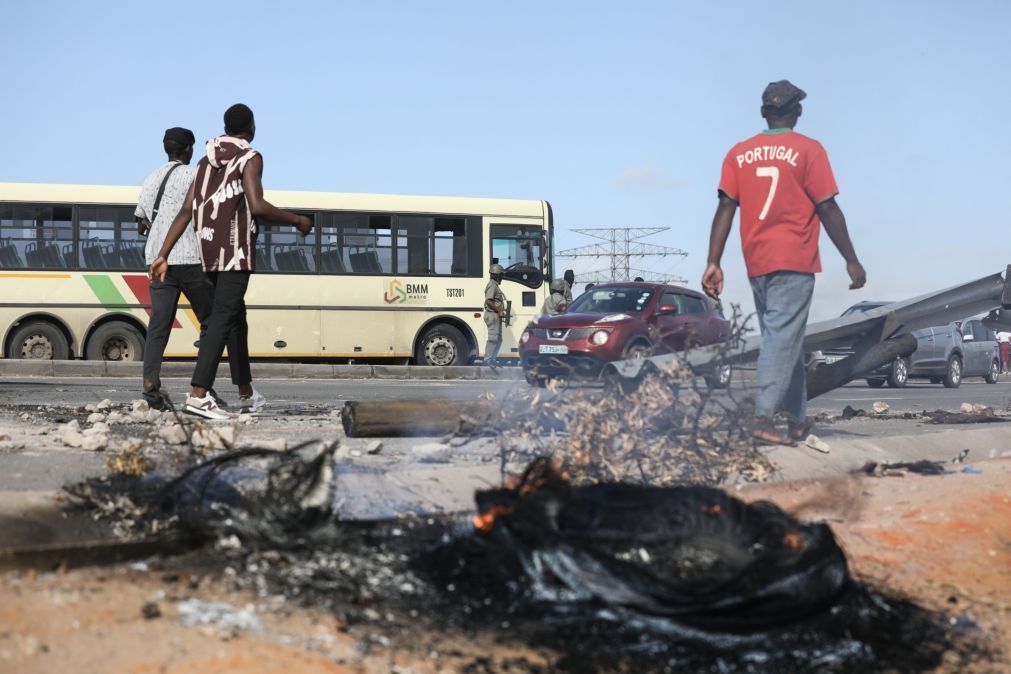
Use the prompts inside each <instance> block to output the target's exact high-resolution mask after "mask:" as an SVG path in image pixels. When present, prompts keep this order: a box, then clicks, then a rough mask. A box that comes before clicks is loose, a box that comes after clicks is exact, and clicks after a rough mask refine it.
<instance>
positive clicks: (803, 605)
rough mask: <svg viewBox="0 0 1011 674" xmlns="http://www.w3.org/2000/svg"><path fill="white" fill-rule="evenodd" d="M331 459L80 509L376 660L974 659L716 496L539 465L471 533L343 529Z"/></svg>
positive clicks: (221, 472)
mask: <svg viewBox="0 0 1011 674" xmlns="http://www.w3.org/2000/svg"><path fill="white" fill-rule="evenodd" d="M333 451H334V450H333V447H332V446H328V447H322V448H317V447H302V448H298V449H293V450H288V451H284V452H277V451H273V452H268V451H266V450H264V451H262V452H251V451H246V450H243V451H241V452H229V453H226V454H221V455H219V456H218V457H216V458H215V459H212V460H208V461H204V462H202V463H199V464H194V465H193V466H191V467H190V468H189V469H187V470H185V471H183V472H181V473H179V474H178V475H177V476H170V475H167V474H161V475H160V476H159V474H157V473H156V474H153V475H148V476H147V477H145V478H137V477H128V476H119V477H117V478H116V479H115V480H113V481H107V482H105V483H103V484H97V483H93V484H91V485H90V487H89V488H87V489H78V490H77V494H78V496H79V497H80V498H82V499H84V500H85V501H86V502H89V500H90V502H91V504H92V505H96V506H98V505H101V504H100V503H97V501H104V502H106V503H107V502H110V501H112V502H115V503H117V504H118V505H117V506H116V507H115V508H113V509H111V510H109V512H114V513H116V514H117V516H120V517H122V516H124V515H125V514H126V513H127V512H129V511H131V510H132V514H131V519H132V520H133V521H134V522H135V523H136V530H137V531H142V532H145V533H146V534H150V533H151V532H152V531H157V532H159V533H161V534H162V535H164V534H166V533H168V532H172V533H175V534H180V533H185V535H187V536H188V537H190V538H192V539H202V540H208V541H212V542H213V545H214V549H213V551H212V552H209V554H207V555H205V556H204V558H203V560H202V561H201V562H195V563H202V564H208V563H214V564H218V565H220V566H221V567H224V566H228V567H230V569H231V570H232V571H231V572H230V573H229V574H228V577H229V578H230V579H231V580H230V582H231V583H232V584H233V587H235V588H237V589H239V588H242V589H248V590H251V591H253V592H255V593H257V594H259V595H260V596H270V595H275V594H282V595H284V596H285V597H287V598H289V599H290V600H292V601H295V602H297V603H299V604H303V605H307V606H313V607H316V608H324V609H328V610H330V611H332V612H333V613H334V614H335V615H337V616H338V618H340V620H341V621H342V622H343V623H344V624H345V625H348V627H349V629H361V630H362V631H363V633H364V634H367V637H363V639H366V640H367V642H368V645H366V646H363V647H365V648H373V647H376V645H377V644H378V645H384V646H389V647H393V648H418V647H419V646H418V644H419V643H421V644H424V648H426V649H429V648H432V649H438V647H439V643H438V642H439V640H440V639H442V638H446V639H450V638H451V637H452V636H453V635H455V636H456V638H459V637H460V636H464V637H467V636H475V637H476V636H481V637H482V638H492V639H494V640H495V641H498V642H503V643H506V644H508V643H514V644H517V645H532V646H535V647H537V648H538V649H539V650H540V651H541V652H542V653H548V654H550V655H549V661H550V664H549V665H547V666H546V667H544V668H543V669H541V670H540V671H544V672H572V673H575V672H580V673H593V672H601V673H603V672H643V673H647V674H648V673H652V672H658V673H659V672H672V671H685V672H697V671H706V672H709V671H718V672H728V673H738V672H740V673H743V672H749V673H750V672H756V673H757V672H783V671H790V672H825V671H839V672H849V671H861V672H918V671H927V670H930V669H933V668H935V667H937V666H938V665H939V664H940V663H941V662H942V658H945V662H946V663H947V662H948V661H949V660H952V658H954V661H956V662H968V661H969V660H971V659H972V658H973V657H975V656H976V655H977V652H976V650H975V649H976V646H975V642H974V641H973V639H972V638H971V637H970V636H967V635H966V634H967V630H968V629H969V628H970V627H971V626H967V625H961V624H956V625H954V626H953V625H951V624H950V623H949V622H948V620H947V619H946V618H945V617H944V616H941V615H939V614H935V613H932V612H930V611H927V610H925V609H922V608H920V607H917V606H915V605H914V604H912V603H909V602H907V601H904V600H901V599H898V598H894V597H889V596H886V595H883V594H880V593H878V592H875V591H873V590H870V589H867V588H865V587H862V586H861V585H859V584H858V583H856V582H854V581H853V579H851V578H850V576H849V574H848V572H847V568H846V559H845V556H844V554H843V552H842V551H841V550H840V548H839V546H838V545H837V544H836V541H835V539H834V537H833V535H832V533H831V531H830V530H829V528H828V527H827V526H825V525H823V524H804V523H802V522H799V521H797V520H796V519H794V518H793V517H791V516H789V515H787V514H785V513H784V512H782V511H781V510H779V509H778V508H776V507H775V506H773V505H771V504H762V503H759V504H745V503H743V502H741V501H739V500H737V499H734V498H732V497H730V496H728V495H727V494H726V493H724V492H722V491H720V490H717V489H713V488H709V487H703V486H678V487H654V486H645V485H633V484H627V483H626V484H622V483H613V482H612V483H600V484H589V485H577V484H573V483H572V482H571V481H569V480H567V479H565V478H564V477H563V476H562V475H561V474H560V473H559V472H558V471H557V470H556V469H555V468H553V467H552V465H551V464H550V463H549V462H548V461H547V460H545V459H540V460H537V461H535V462H533V463H532V464H531V465H530V466H529V467H528V469H527V470H526V471H525V473H524V475H523V476H522V478H521V479H520V480H518V481H517V482H515V483H514V484H513V485H512V486H511V487H509V488H501V489H492V490H488V491H484V492H479V493H478V494H477V495H476V500H477V504H478V514H477V516H476V517H475V518H474V520H473V522H470V521H468V520H467V519H466V518H463V517H458V516H457V517H454V516H445V515H443V516H438V517H429V518H405V519H398V520H389V521H381V522H371V523H361V522H357V523H356V522H340V521H338V520H337V519H336V518H335V517H333V516H332V513H330V512H329V511H328V504H330V503H333V498H332V497H333V494H332V493H329V492H330V490H332V489H333V484H334V481H333V479H332V475H331V474H330V473H329V472H328V471H330V470H331V469H330V468H328V466H330V465H331V463H332V458H333V457H332V454H333ZM128 504H129V505H128ZM198 554H199V553H198ZM208 557H209V560H208ZM426 652H427V651H426ZM474 666H475V667H478V669H475V670H474V671H486V672H499V671H503V672H504V671H510V670H508V669H497V668H496V667H497V665H495V664H494V663H493V662H492V661H490V660H489V661H487V662H481V663H479V662H477V661H475V663H474ZM519 671H522V670H519Z"/></svg>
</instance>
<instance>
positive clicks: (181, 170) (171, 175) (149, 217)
mask: <svg viewBox="0 0 1011 674" xmlns="http://www.w3.org/2000/svg"><path fill="white" fill-rule="evenodd" d="M194 140H195V139H194V137H193V132H192V131H190V130H189V129H183V128H181V127H173V128H171V129H168V130H167V131H165V137H164V138H163V139H162V147H163V148H164V150H165V154H167V155H168V163H166V164H162V165H161V166H159V167H158V168H157V169H155V170H154V172H153V173H151V175H149V176H148V177H147V178H146V179H145V180H144V185H143V186H142V187H141V188H140V198H139V199H138V200H137V210H136V211H135V212H134V215H135V216H136V217H137V229H138V231H139V232H140V233H141V235H145V234H146V235H147V245H146V246H145V247H144V255H145V262H146V263H147V264H148V265H150V264H151V263H153V262H154V261H155V258H156V257H157V256H158V251H159V250H161V246H162V243H164V242H165V235H166V234H167V233H168V229H169V225H171V224H172V218H174V217H175V215H176V213H178V212H179V210H180V208H182V205H183V199H184V198H185V197H186V192H187V191H188V190H189V189H190V183H191V182H193V175H194V173H195V169H193V168H191V167H190V165H189V164H190V161H191V160H192V159H193V143H194ZM168 265H169V266H168V271H167V272H166V274H165V278H164V280H158V279H152V280H151V282H150V293H151V317H150V319H149V320H148V325H147V340H146V341H145V344H144V392H143V394H142V395H143V396H144V400H146V401H147V403H148V404H149V405H150V406H151V407H152V408H154V409H161V408H162V407H163V405H164V401H163V399H162V395H161V361H162V357H163V356H164V355H165V345H166V344H167V343H168V339H169V335H170V334H171V333H172V325H173V323H174V322H175V319H176V309H177V308H178V306H179V294H180V293H185V295H186V299H187V300H189V303H190V306H191V307H192V308H193V313H194V314H196V317H197V320H199V321H200V335H201V337H203V334H204V330H205V328H206V325H207V319H208V318H209V317H210V315H211V305H212V302H213V299H214V296H213V292H214V288H213V287H212V286H211V285H210V282H209V281H208V280H207V276H206V275H205V274H204V272H203V269H201V267H200V248H199V246H198V245H197V237H196V234H194V233H193V231H192V230H191V229H187V230H186V231H185V232H184V233H183V235H182V236H181V237H179V241H178V242H177V243H176V245H175V247H174V248H173V249H172V252H171V254H169V256H168ZM212 395H214V394H213V393H212ZM215 397H216V396H215ZM218 404H219V405H221V406H224V402H223V401H221V400H220V399H218Z"/></svg>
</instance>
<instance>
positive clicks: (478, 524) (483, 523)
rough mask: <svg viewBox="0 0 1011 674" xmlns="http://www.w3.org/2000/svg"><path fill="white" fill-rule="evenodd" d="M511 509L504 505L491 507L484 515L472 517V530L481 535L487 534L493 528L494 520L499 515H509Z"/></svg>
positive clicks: (479, 514)
mask: <svg viewBox="0 0 1011 674" xmlns="http://www.w3.org/2000/svg"><path fill="white" fill-rule="evenodd" d="M512 511H513V509H512V508H510V507H509V506H504V505H493V506H492V507H491V510H489V511H488V512H486V513H478V514H477V515H474V519H473V523H474V528H475V529H477V530H478V531H480V532H482V533H485V534H486V533H488V532H489V531H491V530H492V528H493V527H494V526H495V518H496V517H498V516H500V515H510V514H512Z"/></svg>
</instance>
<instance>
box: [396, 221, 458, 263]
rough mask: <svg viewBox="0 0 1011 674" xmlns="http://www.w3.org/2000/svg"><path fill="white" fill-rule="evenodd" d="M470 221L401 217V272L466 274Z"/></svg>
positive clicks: (398, 243)
mask: <svg viewBox="0 0 1011 674" xmlns="http://www.w3.org/2000/svg"><path fill="white" fill-rule="evenodd" d="M466 223H467V220H466V218H454V217H438V216H430V215H429V216H419V215H402V216H400V217H398V218H397V273H398V274H404V273H407V274H438V275H442V276H453V275H457V276H464V275H466V274H467V252H468V249H467V227H466Z"/></svg>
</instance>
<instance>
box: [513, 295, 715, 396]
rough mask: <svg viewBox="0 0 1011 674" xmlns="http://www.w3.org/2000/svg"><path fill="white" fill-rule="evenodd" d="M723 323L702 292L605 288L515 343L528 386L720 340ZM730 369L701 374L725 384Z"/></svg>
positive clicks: (546, 320) (543, 320) (712, 382)
mask: <svg viewBox="0 0 1011 674" xmlns="http://www.w3.org/2000/svg"><path fill="white" fill-rule="evenodd" d="M729 333H730V323H729V322H728V321H727V320H726V318H724V316H723V314H722V313H721V312H720V310H719V308H718V307H717V306H716V305H715V304H714V303H713V302H712V300H710V299H709V298H708V297H706V296H705V295H703V294H702V293H699V292H696V291H694V290H689V289H687V288H681V287H679V286H669V285H664V284H658V283H607V284H601V285H597V286H594V287H593V288H592V289H591V290H588V291H587V292H585V293H583V294H582V295H580V296H579V297H577V298H576V299H575V300H573V302H572V304H571V305H569V307H568V308H567V309H566V310H565V312H564V313H562V314H559V315H557V316H541V317H539V318H537V319H536V320H534V321H533V322H531V323H530V325H528V326H527V329H526V330H525V331H524V332H523V334H522V336H521V337H520V349H519V352H520V362H521V363H522V365H523V369H524V372H525V374H526V377H527V381H528V382H530V383H531V384H537V383H542V382H543V381H544V380H545V379H546V378H549V377H560V376H564V377H568V376H578V377H597V376H598V375H599V374H600V371H601V369H602V368H603V366H604V365H605V364H606V363H608V362H611V361H615V360H622V359H626V358H636V357H645V356H650V355H653V354H661V353H670V352H674V351H682V350H684V349H687V348H690V347H692V346H705V345H709V344H714V343H716V342H719V341H720V340H722V339H724V338H725V337H726V336H727V335H728V334H729ZM730 375H731V370H730V366H729V365H723V366H721V367H720V368H719V369H718V370H717V371H716V372H713V373H710V374H709V375H707V380H708V381H709V382H710V385H712V386H715V387H725V386H727V385H728V384H729V382H730Z"/></svg>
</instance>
